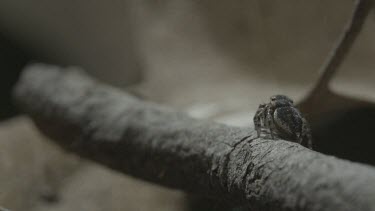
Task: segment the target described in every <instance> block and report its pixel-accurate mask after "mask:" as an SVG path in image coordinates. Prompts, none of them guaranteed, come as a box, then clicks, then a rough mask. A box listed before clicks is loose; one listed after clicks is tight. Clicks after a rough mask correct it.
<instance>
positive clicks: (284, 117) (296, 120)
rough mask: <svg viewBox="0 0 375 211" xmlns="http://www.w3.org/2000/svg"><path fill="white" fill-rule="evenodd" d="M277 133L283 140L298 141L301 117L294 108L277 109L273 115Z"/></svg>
mask: <svg viewBox="0 0 375 211" xmlns="http://www.w3.org/2000/svg"><path fill="white" fill-rule="evenodd" d="M273 119H274V122H275V126H276V128H277V132H278V133H279V135H281V136H282V137H284V138H288V139H298V138H299V136H300V135H301V131H302V124H303V122H302V115H301V113H300V112H299V111H298V110H297V109H296V108H294V107H279V108H277V109H275V111H274V113H273Z"/></svg>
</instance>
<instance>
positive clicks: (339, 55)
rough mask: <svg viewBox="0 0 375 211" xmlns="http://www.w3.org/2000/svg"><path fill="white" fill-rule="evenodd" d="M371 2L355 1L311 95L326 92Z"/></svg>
mask: <svg viewBox="0 0 375 211" xmlns="http://www.w3.org/2000/svg"><path fill="white" fill-rule="evenodd" d="M371 3H372V2H371V0H355V1H354V9H353V13H352V16H351V17H350V19H349V21H348V23H347V24H346V26H345V28H344V30H343V32H342V34H341V35H340V37H339V39H338V40H337V42H336V43H335V45H334V47H333V48H332V50H331V52H330V53H329V55H328V57H327V59H326V61H325V63H324V64H323V65H322V67H321V69H320V73H321V75H320V77H319V80H318V83H317V84H316V85H315V87H314V89H313V90H312V93H311V95H313V96H318V95H319V94H320V93H321V92H323V91H327V90H328V84H329V82H330V81H331V79H332V77H333V76H334V75H335V73H336V72H337V70H338V69H339V68H340V66H341V65H342V63H343V62H344V61H345V58H346V57H347V55H348V54H349V52H350V50H351V49H352V47H353V45H354V43H355V41H356V39H357V37H358V35H359V34H360V32H361V31H362V29H363V25H364V23H365V21H366V19H367V16H368V15H369V14H370V12H371V9H372V8H371V6H372V5H371Z"/></svg>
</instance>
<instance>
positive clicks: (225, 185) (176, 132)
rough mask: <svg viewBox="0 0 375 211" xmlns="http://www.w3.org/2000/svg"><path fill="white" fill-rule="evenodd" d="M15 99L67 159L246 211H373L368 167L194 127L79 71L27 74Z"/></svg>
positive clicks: (235, 131) (249, 133) (245, 134)
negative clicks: (81, 159) (87, 161)
mask: <svg viewBox="0 0 375 211" xmlns="http://www.w3.org/2000/svg"><path fill="white" fill-rule="evenodd" d="M14 97H15V100H16V102H17V103H18V105H19V106H20V108H22V109H23V111H25V112H26V113H27V114H29V115H30V116H31V117H32V118H33V120H34V121H35V123H36V125H37V126H38V127H39V128H40V129H41V131H42V132H44V133H45V134H47V135H48V136H49V137H51V138H52V139H53V140H55V141H56V142H57V143H58V144H59V145H61V146H62V147H64V148H65V149H67V150H69V151H73V152H75V153H77V154H79V155H80V156H82V157H86V158H88V159H91V160H93V161H96V162H98V163H101V164H103V165H105V166H108V167H110V168H112V169H115V170H117V171H119V172H123V173H126V174H129V175H133V176H135V177H137V178H142V179H144V180H148V181H151V182H154V183H158V184H161V185H164V186H167V187H172V188H178V189H181V190H184V191H188V192H192V193H196V194H201V195H205V196H212V197H217V198H221V199H227V200H229V201H230V202H231V203H233V204H241V205H245V206H248V207H249V209H250V210H310V211H313V210H314V211H315V210H327V211H328V210H329V211H332V210H340V211H345V210H348V211H349V210H350V211H353V210H358V211H360V210H375V170H374V168H372V167H370V166H366V165H361V164H357V163H353V162H349V161H344V160H340V159H337V158H335V157H332V156H326V155H323V154H321V153H318V152H314V151H311V150H309V149H307V148H304V147H303V146H301V145H298V144H296V143H292V142H288V141H284V140H269V139H267V138H256V133H255V132H254V129H253V128H238V127H230V126H226V125H222V124H218V123H213V122H209V121H205V120H196V119H192V118H190V117H188V116H186V115H184V114H183V113H179V112H177V111H173V110H171V109H168V108H165V107H162V106H159V105H156V104H154V103H151V102H144V101H141V100H138V99H136V98H134V97H132V96H130V95H128V94H126V93H123V92H121V91H119V90H116V89H114V88H111V87H109V86H106V85H103V84H100V83H99V82H97V81H94V80H93V79H90V78H89V77H88V76H87V75H85V74H84V73H83V72H81V71H76V70H72V69H68V70H65V71H63V70H62V69H60V68H58V67H53V66H43V65H34V66H31V67H29V68H27V70H25V71H24V73H23V75H22V77H21V79H20V81H19V82H18V84H17V85H16V88H15V92H14ZM249 121H251V117H250V116H249ZM353 141H360V140H353Z"/></svg>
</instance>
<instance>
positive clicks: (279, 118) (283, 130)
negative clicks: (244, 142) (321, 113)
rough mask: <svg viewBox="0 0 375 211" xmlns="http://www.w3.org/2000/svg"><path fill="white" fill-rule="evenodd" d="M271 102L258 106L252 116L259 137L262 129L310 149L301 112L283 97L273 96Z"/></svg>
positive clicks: (310, 145) (291, 101) (308, 132)
mask: <svg viewBox="0 0 375 211" xmlns="http://www.w3.org/2000/svg"><path fill="white" fill-rule="evenodd" d="M270 99H271V102H269V103H267V104H261V105H259V108H258V110H257V112H256V113H255V116H254V125H255V130H256V131H257V135H258V137H260V133H261V129H262V127H263V128H265V129H268V130H269V131H270V134H271V137H272V139H274V137H275V136H274V133H276V134H277V135H278V136H279V137H281V138H285V139H287V140H290V141H294V142H298V143H299V144H302V143H303V142H304V141H306V142H307V147H308V148H310V149H312V140H311V133H310V127H309V125H308V123H307V121H306V119H305V118H304V117H303V116H302V114H301V112H299V111H298V109H297V108H296V107H295V106H294V105H293V100H291V99H290V98H289V97H287V96H285V95H274V96H272V97H271V98H270Z"/></svg>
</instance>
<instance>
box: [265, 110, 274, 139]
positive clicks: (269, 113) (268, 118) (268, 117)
mask: <svg viewBox="0 0 375 211" xmlns="http://www.w3.org/2000/svg"><path fill="white" fill-rule="evenodd" d="M273 111H274V109H272V108H268V109H267V114H266V123H267V125H266V127H267V128H268V129H269V130H270V134H271V138H272V139H275V136H274V135H273V130H274V129H275V124H274V121H273Z"/></svg>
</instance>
